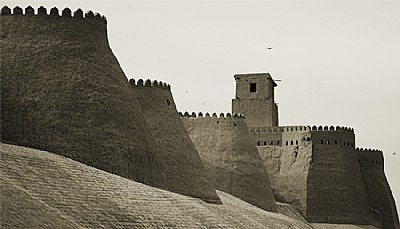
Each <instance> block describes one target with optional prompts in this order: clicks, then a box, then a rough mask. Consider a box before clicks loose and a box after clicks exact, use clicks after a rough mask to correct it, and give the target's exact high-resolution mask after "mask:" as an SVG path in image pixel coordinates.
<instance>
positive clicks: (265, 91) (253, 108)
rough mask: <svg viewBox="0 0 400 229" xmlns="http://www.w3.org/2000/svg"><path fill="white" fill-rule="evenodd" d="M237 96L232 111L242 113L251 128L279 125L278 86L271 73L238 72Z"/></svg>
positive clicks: (236, 76)
mask: <svg viewBox="0 0 400 229" xmlns="http://www.w3.org/2000/svg"><path fill="white" fill-rule="evenodd" d="M234 77H235V80H236V98H235V99H232V113H242V114H244V116H245V117H246V123H247V125H248V127H249V128H254V127H270V126H278V106H277V105H276V103H275V102H274V88H275V87H276V86H277V84H276V83H275V81H274V80H273V79H272V77H271V75H270V74H269V73H249V74H236V75H234Z"/></svg>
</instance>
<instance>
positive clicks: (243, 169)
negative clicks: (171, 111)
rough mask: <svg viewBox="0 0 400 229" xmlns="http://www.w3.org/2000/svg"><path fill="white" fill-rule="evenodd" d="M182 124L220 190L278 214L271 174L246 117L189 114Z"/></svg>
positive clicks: (184, 115)
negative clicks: (255, 143) (249, 129)
mask: <svg viewBox="0 0 400 229" xmlns="http://www.w3.org/2000/svg"><path fill="white" fill-rule="evenodd" d="M182 120H183V123H184V125H185V128H186V130H187V131H188V133H189V136H190V138H191V139H192V141H193V143H194V145H195V147H196V149H197V151H198V152H199V154H200V157H201V159H202V161H203V164H204V166H205V167H206V170H207V172H208V173H209V176H210V177H211V178H210V179H211V181H212V183H213V184H214V186H215V188H216V189H219V190H222V191H225V192H227V193H230V194H232V195H234V196H236V197H238V198H240V199H242V200H244V201H246V202H249V203H251V204H253V205H255V206H258V207H260V208H262V209H265V210H267V211H273V212H276V211H277V207H276V203H275V199H274V196H273V193H272V190H271V186H270V182H269V178H268V174H267V171H266V169H265V168H264V167H263V165H262V161H261V158H260V156H259V154H258V152H257V148H256V146H255V145H254V144H252V141H251V139H250V135H249V132H248V127H247V125H246V123H245V121H244V120H245V119H244V117H243V116H242V115H240V114H229V113H228V114H226V115H225V114H220V115H219V117H218V116H217V114H216V113H213V114H212V115H210V114H209V113H206V114H205V115H203V113H199V114H198V115H196V113H192V114H191V115H190V114H189V113H188V112H185V113H184V114H183V115H182Z"/></svg>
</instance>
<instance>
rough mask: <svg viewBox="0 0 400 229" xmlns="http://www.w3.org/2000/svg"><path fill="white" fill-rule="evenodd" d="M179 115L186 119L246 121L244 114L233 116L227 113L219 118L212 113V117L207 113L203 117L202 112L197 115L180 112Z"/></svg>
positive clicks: (234, 114)
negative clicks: (239, 119) (237, 119)
mask: <svg viewBox="0 0 400 229" xmlns="http://www.w3.org/2000/svg"><path fill="white" fill-rule="evenodd" d="M179 115H180V116H181V117H184V118H216V119H227V118H232V119H234V118H241V119H244V115H243V114H236V113H233V114H231V113H226V114H224V113H221V114H219V116H218V115H217V113H212V114H211V115H210V113H208V112H207V113H205V114H204V115H203V113H202V112H199V113H198V114H196V113H195V112H192V113H191V114H189V112H187V111H186V112H185V113H183V114H182V112H179Z"/></svg>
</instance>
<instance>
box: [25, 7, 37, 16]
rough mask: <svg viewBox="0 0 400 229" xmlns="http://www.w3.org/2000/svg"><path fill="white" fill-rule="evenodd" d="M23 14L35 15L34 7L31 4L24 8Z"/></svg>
mask: <svg viewBox="0 0 400 229" xmlns="http://www.w3.org/2000/svg"><path fill="white" fill-rule="evenodd" d="M25 15H35V9H33V7H32V6H28V7H26V8H25Z"/></svg>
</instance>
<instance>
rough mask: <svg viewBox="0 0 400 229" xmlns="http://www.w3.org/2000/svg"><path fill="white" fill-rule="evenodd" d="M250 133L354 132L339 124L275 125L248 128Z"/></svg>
mask: <svg viewBox="0 0 400 229" xmlns="http://www.w3.org/2000/svg"><path fill="white" fill-rule="evenodd" d="M249 131H250V133H252V134H266V133H271V132H307V131H342V132H349V133H354V129H353V128H350V127H340V126H336V127H334V126H324V127H322V126H318V127H317V126H312V127H311V126H277V127H267V128H250V129H249Z"/></svg>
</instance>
